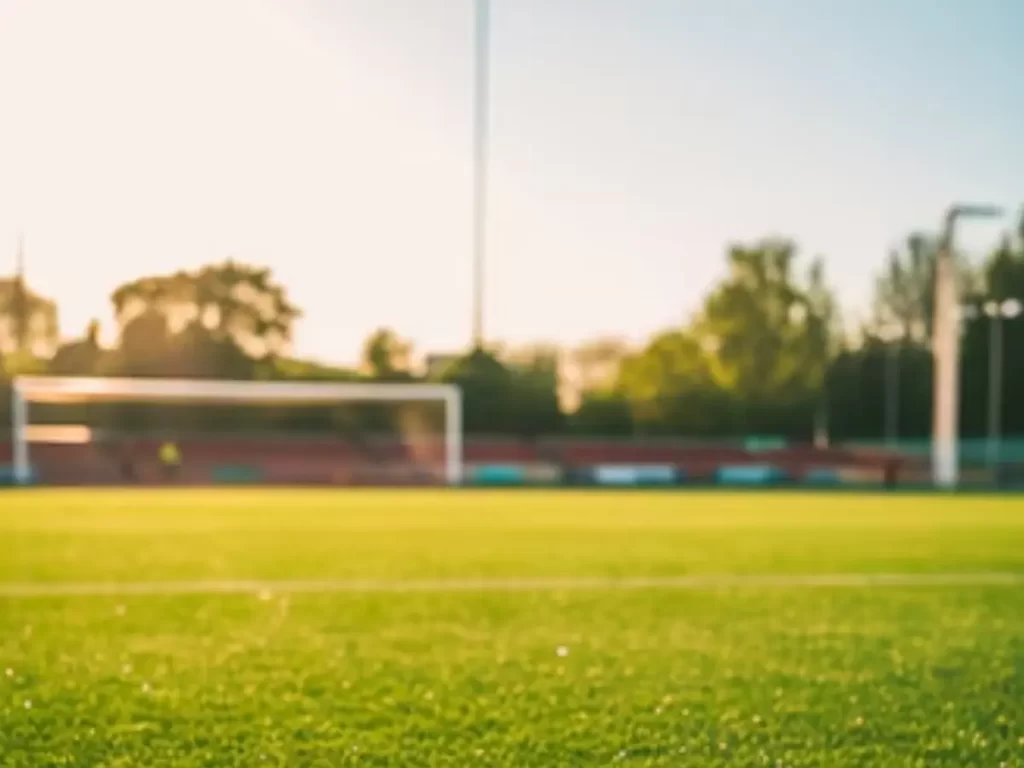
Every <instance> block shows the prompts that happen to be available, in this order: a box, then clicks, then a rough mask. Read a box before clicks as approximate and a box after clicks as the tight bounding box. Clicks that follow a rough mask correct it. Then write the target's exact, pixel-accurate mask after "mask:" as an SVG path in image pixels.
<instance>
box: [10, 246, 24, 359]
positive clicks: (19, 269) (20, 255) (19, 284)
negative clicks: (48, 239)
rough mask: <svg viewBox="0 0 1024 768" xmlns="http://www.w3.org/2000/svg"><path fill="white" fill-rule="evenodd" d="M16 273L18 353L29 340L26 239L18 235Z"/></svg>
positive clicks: (15, 294) (15, 334)
mask: <svg viewBox="0 0 1024 768" xmlns="http://www.w3.org/2000/svg"><path fill="white" fill-rule="evenodd" d="M15 259H16V263H15V267H14V269H15V273H14V285H13V286H12V287H13V288H14V296H13V299H14V322H15V324H16V325H15V329H14V331H15V333H14V339H15V341H16V342H17V345H18V351H19V352H21V351H22V350H24V349H25V346H26V343H25V342H26V341H27V338H28V286H26V285H25V237H24V235H21V234H19V235H18V251H17V253H16V255H15Z"/></svg>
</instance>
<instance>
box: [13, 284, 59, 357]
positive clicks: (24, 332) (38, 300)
mask: <svg viewBox="0 0 1024 768" xmlns="http://www.w3.org/2000/svg"><path fill="white" fill-rule="evenodd" d="M59 338H60V328H59V324H58V320H57V305H56V304H55V303H54V302H53V301H51V300H50V299H47V298H46V297H44V296H40V295H39V294H38V293H36V292H35V291H33V290H32V288H31V287H30V286H28V285H26V284H25V283H24V281H23V279H22V278H21V277H13V278H0V354H2V355H7V354H10V353H11V352H15V351H16V350H18V349H19V348H22V347H24V348H25V349H26V350H28V351H29V352H31V353H33V354H36V355H50V354H53V350H54V349H56V347H57V343H58V340H59Z"/></svg>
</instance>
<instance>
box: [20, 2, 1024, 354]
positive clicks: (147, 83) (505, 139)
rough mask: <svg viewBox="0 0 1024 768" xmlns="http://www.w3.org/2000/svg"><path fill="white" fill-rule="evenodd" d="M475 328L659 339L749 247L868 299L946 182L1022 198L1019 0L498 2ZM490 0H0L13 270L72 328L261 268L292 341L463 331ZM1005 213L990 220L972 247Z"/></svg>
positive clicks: (504, 333)
mask: <svg viewBox="0 0 1024 768" xmlns="http://www.w3.org/2000/svg"><path fill="white" fill-rule="evenodd" d="M491 15H492V19H491V21H492V26H491V80H490V83H491V85H490V89H491V102H490V115H491V135H490V143H489V156H490V159H491V160H490V162H491V176H490V190H489V206H488V215H489V227H488V231H487V237H488V253H487V263H488V269H487V273H486V322H485V325H486V327H485V331H486V333H487V335H488V337H490V338H497V339H502V340H505V341H508V342H512V343H525V342H529V341H539V340H543V341H552V342H557V343H563V344H573V343H577V342H579V341H581V340H584V339H587V338H590V337H594V336H618V337H622V338H625V339H628V340H633V341H639V340H642V339H643V338H644V336H645V335H647V334H649V333H650V332H652V331H654V330H657V329H661V328H664V327H666V326H670V325H675V324H679V323H680V322H683V321H685V320H686V318H687V317H688V316H689V315H690V314H691V313H692V312H694V311H695V310H696V309H697V308H698V307H699V305H700V301H701V299H702V296H703V295H704V294H705V293H706V291H707V290H708V289H709V288H710V287H711V286H712V285H713V284H714V282H715V281H716V280H717V279H719V278H720V277H721V276H722V274H723V266H724V254H725V251H726V248H727V247H728V245H729V243H732V242H746V241H752V240H756V239H758V238H760V237H763V236H785V237H789V238H791V239H793V240H794V241H795V242H796V243H797V244H798V246H799V248H800V251H801V253H803V254H804V255H805V256H806V258H807V260H808V261H809V259H810V257H811V256H814V255H821V256H823V257H824V259H825V262H826V269H827V273H828V276H829V280H830V282H831V283H832V284H833V286H834V287H835V288H836V290H837V292H838V295H839V297H840V300H841V302H842V304H843V306H844V308H845V309H846V310H847V311H848V312H849V313H851V314H854V315H855V314H857V313H859V312H862V311H864V310H865V309H866V308H867V306H868V303H869V301H870V296H871V292H872V287H873V284H874V279H875V275H876V273H877V272H878V271H879V270H880V269H881V265H882V263H883V261H884V259H885V257H886V254H887V253H888V251H889V250H890V249H892V248H893V247H895V246H897V245H899V243H900V242H901V241H902V240H903V239H904V238H905V237H906V235H907V234H908V233H909V232H910V231H912V230H914V229H922V228H924V229H929V228H935V227H937V226H938V223H939V220H940V218H941V215H942V212H943V210H944V209H945V207H946V206H947V205H948V204H949V203H951V202H953V201H954V200H965V201H968V200H969V201H978V202H993V203H998V204H1002V205H1006V206H1009V207H1010V208H1012V209H1017V208H1018V207H1019V206H1020V205H1021V204H1024V142H1022V141H1021V137H1024V99H1022V98H1021V97H1022V90H1021V86H1020V73H1021V72H1024V46H1021V45H1020V31H1021V30H1024V3H1021V2H1020V1H1019V0H829V1H828V2H822V1H821V0H714V2H711V0H492V14H491ZM472 77H473V0H88V2H83V1H82V0H0V272H3V271H8V270H7V268H6V267H4V263H5V262H7V263H9V264H10V265H11V268H13V264H14V261H15V250H16V243H17V240H18V236H19V233H21V234H22V235H23V236H24V242H25V254H26V264H27V272H28V277H29V280H30V282H31V284H32V285H33V287H34V288H35V289H36V290H38V291H40V292H42V293H43V294H45V295H47V296H50V297H52V298H54V299H56V300H57V302H58V304H59V306H60V312H61V326H62V331H63V333H64V334H65V335H66V336H68V337H73V336H78V335H80V334H81V333H82V332H83V331H84V329H85V326H86V324H87V323H88V321H89V320H90V319H91V318H93V317H96V318H99V319H100V320H101V322H103V323H104V324H105V327H106V328H107V329H108V332H112V331H113V322H112V315H111V311H110V303H109V295H110V293H111V291H112V290H113V288H114V287H116V286H117V285H118V284H119V283H121V282H123V281H125V280H129V279H132V278H135V277H138V276H141V275H143V274H153V273H162V272H169V271H172V270H176V269H178V268H179V267H191V266H198V265H200V264H203V263H207V262H210V261H217V260H222V259H224V258H227V257H234V258H237V259H240V260H244V261H250V262H255V263H259V264H265V265H267V266H270V267H271V268H272V269H273V271H274V273H275V274H276V275H277V276H278V278H279V279H280V281H281V282H282V283H283V284H284V285H286V286H287V288H288V290H289V292H290V294H291V296H292V298H293V299H294V301H295V302H296V303H297V304H298V305H299V306H300V307H302V308H303V309H304V311H305V316H304V318H303V319H302V320H301V321H300V324H299V326H298V327H297V333H296V340H295V351H296V353H297V354H299V355H302V356H308V357H315V358H319V359H323V360H328V361H334V362H339V363H351V362H354V361H355V360H356V359H357V357H358V354H359V349H360V345H361V343H362V340H363V339H364V338H365V337H366V336H367V335H368V334H369V333H370V332H371V331H372V330H373V329H374V328H377V327H379V326H382V325H386V326H390V327H392V328H394V329H396V330H397V331H398V332H399V333H400V334H401V335H403V336H405V337H407V338H410V339H411V340H413V341H414V342H415V344H416V346H417V347H418V348H419V349H420V350H421V351H426V352H448V351H454V350H458V349H460V348H462V347H464V346H465V344H466V343H467V342H468V339H469V334H470V324H471V300H470V289H471V284H472V280H471V275H472V272H471V265H472V239H471V221H472V185H471V179H472V139H473V132H472V125H473V123H472V94H473V89H472V85H473V79H472ZM1007 223H1008V220H1007V221H1004V222H996V223H992V224H981V223H973V224H970V225H969V226H966V227H965V229H964V232H963V238H964V243H965V244H966V245H967V247H969V248H970V249H972V251H974V252H976V253H977V254H981V253H983V252H984V250H985V248H986V247H987V246H988V245H989V244H990V243H992V242H994V240H995V238H996V237H997V236H998V231H999V227H1000V226H1003V225H1005V224H1007Z"/></svg>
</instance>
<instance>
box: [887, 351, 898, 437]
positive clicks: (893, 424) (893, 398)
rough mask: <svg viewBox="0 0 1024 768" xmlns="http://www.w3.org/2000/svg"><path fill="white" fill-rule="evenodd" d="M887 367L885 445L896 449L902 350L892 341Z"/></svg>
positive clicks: (888, 352)
mask: <svg viewBox="0 0 1024 768" xmlns="http://www.w3.org/2000/svg"><path fill="white" fill-rule="evenodd" d="M886 353H887V354H886V358H885V362H886V366H885V444H886V447H888V448H890V449H891V448H895V447H896V443H897V442H898V441H899V433H900V348H899V343H898V342H897V341H890V342H889V344H888V349H887V350H886Z"/></svg>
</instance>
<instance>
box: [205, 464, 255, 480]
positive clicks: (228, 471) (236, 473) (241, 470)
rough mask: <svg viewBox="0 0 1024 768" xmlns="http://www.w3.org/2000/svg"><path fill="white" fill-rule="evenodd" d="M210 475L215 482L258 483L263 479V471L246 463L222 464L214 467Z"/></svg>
mask: <svg viewBox="0 0 1024 768" xmlns="http://www.w3.org/2000/svg"><path fill="white" fill-rule="evenodd" d="M210 475H211V479H212V480H213V482H215V483H259V482H262V480H263V471H262V470H261V469H260V468H259V467H253V466H250V465H247V464H224V465H221V466H218V467H214V468H213V471H212V472H211V473H210Z"/></svg>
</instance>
